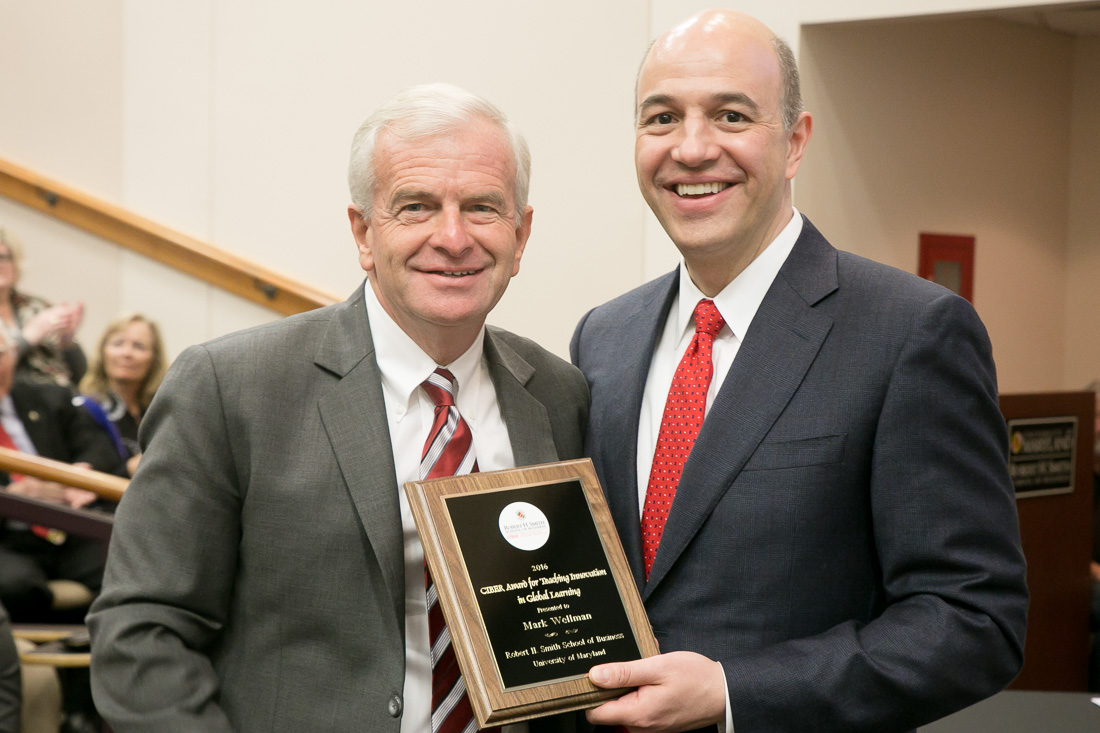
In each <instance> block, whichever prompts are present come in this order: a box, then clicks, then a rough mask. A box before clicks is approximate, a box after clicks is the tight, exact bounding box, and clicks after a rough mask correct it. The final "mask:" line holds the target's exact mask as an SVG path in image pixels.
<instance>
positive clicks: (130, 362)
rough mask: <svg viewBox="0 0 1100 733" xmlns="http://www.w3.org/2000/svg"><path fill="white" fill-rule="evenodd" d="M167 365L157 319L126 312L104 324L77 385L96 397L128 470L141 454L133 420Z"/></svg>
mask: <svg viewBox="0 0 1100 733" xmlns="http://www.w3.org/2000/svg"><path fill="white" fill-rule="evenodd" d="M167 368H168V359H167V357H166V356H165V354H164V343H163V342H162V341H161V338H160V329H159V328H157V324H156V323H154V322H153V321H151V320H149V319H148V318H146V317H145V316H143V315H141V314H138V313H128V314H125V315H123V316H120V317H118V318H116V319H115V320H114V321H112V322H111V323H110V324H108V326H107V330H106V331H104V332H103V336H102V338H100V339H99V347H98V348H97V349H96V352H95V354H94V355H93V356H92V362H91V366H90V368H89V369H88V373H87V375H85V377H84V379H83V381H81V383H80V391H81V392H82V393H83V394H84V395H86V396H88V397H90V398H92V399H94V400H95V401H96V404H97V405H98V406H99V407H100V408H102V414H103V415H105V417H106V419H108V420H109V421H110V425H111V426H113V428H114V430H115V434H116V435H117V436H118V438H119V439H120V441H121V447H122V449H123V457H124V458H125V459H126V469H127V471H128V473H129V474H130V475H131V476H132V475H133V473H134V471H135V470H136V469H137V462H138V459H140V457H141V455H140V454H141V448H140V447H139V446H138V442H137V435H138V425H139V424H140V423H141V418H142V416H143V415H144V414H145V410H146V409H147V408H148V407H149V403H150V402H152V400H153V394H154V393H156V391H157V387H159V386H160V382H161V380H162V379H164V372H165V370H166V369H167Z"/></svg>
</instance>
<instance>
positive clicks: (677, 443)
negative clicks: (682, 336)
mask: <svg viewBox="0 0 1100 733" xmlns="http://www.w3.org/2000/svg"><path fill="white" fill-rule="evenodd" d="M725 323H726V322H725V320H723V319H722V315H721V314H720V313H719V312H718V309H717V308H715V307H714V301H712V300H706V299H704V300H700V301H699V304H698V305H697V306H695V336H694V338H692V339H691V343H690V344H688V347H687V351H685V352H684V357H683V358H682V359H681V360H680V366H678V367H676V374H675V375H674V376H673V377H672V387H670V388H669V390H668V400H667V401H666V402H665V412H664V415H663V416H662V417H661V430H660V432H659V433H658V434H657V447H656V449H655V450H654V451H653V468H652V469H651V470H650V473H649V486H648V487H647V488H646V493H645V506H644V507H643V508H642V555H643V558H644V559H645V577H646V579H647V580H648V579H649V571H650V570H651V569H652V568H653V560H654V559H655V558H656V557H657V546H658V545H660V544H661V534H662V533H663V532H664V530H665V520H666V519H668V512H669V510H670V509H671V508H672V500H673V499H674V498H675V497H676V487H677V485H679V483H680V472H681V471H683V470H684V461H686V460H687V457H688V454H689V453H691V447H692V446H693V445H694V444H695V438H696V436H697V435H699V429H700V428H701V427H703V416H704V415H705V414H706V407H707V390H708V389H709V388H710V378H711V375H712V374H713V373H714V367H713V365H712V364H711V358H710V352H711V348H712V347H713V345H714V337H715V336H716V335H717V334H718V332H719V331H721V330H722V326H724V325H725Z"/></svg>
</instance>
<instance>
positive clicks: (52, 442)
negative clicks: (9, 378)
mask: <svg viewBox="0 0 1100 733" xmlns="http://www.w3.org/2000/svg"><path fill="white" fill-rule="evenodd" d="M11 401H12V404H14V405H15V412H16V414H17V415H19V420H20V422H22V423H23V429H24V430H25V431H27V437H28V438H30V439H31V443H32V444H33V445H34V448H35V451H37V453H38V455H40V456H43V457H46V458H56V457H58V456H62V455H67V454H66V452H65V451H64V450H63V449H60V451H59V448H58V446H57V441H56V432H55V430H54V429H52V428H50V427H48V426H47V425H46V424H45V421H44V420H43V416H42V414H43V413H44V412H48V411H49V410H48V408H47V407H46V405H45V404H44V403H43V402H42V400H40V399H39V398H38V395H37V394H36V393H35V391H34V388H33V387H30V386H27V385H23V384H19V383H16V384H13V385H12V388H11ZM65 460H68V459H67V457H66V458H65Z"/></svg>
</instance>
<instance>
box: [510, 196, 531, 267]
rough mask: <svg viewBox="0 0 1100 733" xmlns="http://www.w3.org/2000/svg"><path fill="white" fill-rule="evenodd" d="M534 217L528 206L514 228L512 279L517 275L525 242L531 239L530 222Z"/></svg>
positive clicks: (525, 245) (525, 246)
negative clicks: (514, 249) (514, 250)
mask: <svg viewBox="0 0 1100 733" xmlns="http://www.w3.org/2000/svg"><path fill="white" fill-rule="evenodd" d="M534 215H535V210H534V209H533V208H531V207H530V206H528V207H527V208H526V209H524V210H523V218H522V219H520V224H519V226H518V227H516V252H515V261H514V262H513V263H512V277H515V276H516V275H518V274H519V261H520V258H522V257H523V251H524V250H525V249H526V248H527V240H528V239H529V238H530V237H531V220H532V219H533V218H534Z"/></svg>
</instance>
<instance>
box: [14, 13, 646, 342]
mask: <svg viewBox="0 0 1100 733" xmlns="http://www.w3.org/2000/svg"><path fill="white" fill-rule="evenodd" d="M58 18H64V19H65V22H64V23H59V22H58V20H57V19H58ZM608 28H612V29H614V30H613V32H610V33H609V32H608V30H607V29H608ZM647 28H648V15H647V13H646V12H645V8H644V5H642V6H640V5H639V3H637V2H636V0H608V1H606V2H600V3H590V2H587V1H586V0H565V1H564V2H555V3H515V2H511V1H510V0H479V1H478V2H476V3H453V2H447V1H445V0H426V1H424V2H420V3H418V4H417V6H416V9H415V12H411V11H410V9H409V6H407V5H406V4H402V3H382V2H336V3H321V4H313V5H304V4H301V3H290V2H274V3H273V2H259V1H258V0H220V1H219V2H214V1H213V0H158V2H156V3H150V2H147V0H116V1H115V2H111V3H87V2H84V1H83V0H56V1H55V2H51V3H25V2H21V1H20V0H0V54H3V55H2V56H0V60H3V63H0V89H3V90H4V101H5V107H6V108H7V107H9V105H10V106H11V107H13V108H15V109H16V110H19V114H17V115H15V116H12V115H10V114H7V113H5V115H0V156H4V157H8V158H10V159H13V160H15V161H16V162H19V163H22V164H24V165H26V166H28V167H30V168H32V169H34V170H38V171H41V172H43V173H46V174H48V175H51V176H53V177H55V178H58V179H59V180H61V181H63V182H66V183H70V184H73V185H76V186H78V187H80V188H83V189H85V190H87V191H89V192H90V193H93V194H95V195H98V196H101V197H103V198H106V199H107V200H109V201H113V202H118V203H121V204H122V205H124V206H126V207H129V208H131V209H133V210H135V211H136V212H138V213H140V214H142V215H145V216H148V217H150V218H152V219H154V220H156V221H160V222H163V223H165V224H168V225H169V226H172V227H175V228H177V229H180V230H182V231H184V232H186V233H189V234H191V235H194V236H197V237H199V238H201V239H204V240H208V241H212V242H213V243H215V244H217V245H218V246H221V247H223V248H225V249H227V250H230V251H231V252H234V253H236V254H240V255H242V256H245V257H248V258H250V259H253V260H256V261H259V262H261V263H263V264H265V265H267V266H269V267H271V268H273V269H275V270H277V271H280V272H284V273H287V274H290V275H292V276H294V277H297V278H299V279H302V280H304V281H306V282H307V283H309V284H312V285H315V286H317V287H320V288H322V289H326V290H329V291H331V292H333V293H336V294H338V295H340V296H343V295H345V294H347V293H349V292H350V291H351V290H352V289H353V288H354V287H356V286H357V285H358V284H359V283H360V282H361V279H362V277H363V273H362V271H361V270H360V269H359V267H358V264H357V260H356V257H355V250H354V243H353V241H352V239H351V236H350V233H349V231H348V224H347V217H346V213H345V209H346V206H347V203H348V195H347V186H346V169H347V153H348V147H349V143H350V141H351V136H352V133H353V132H354V131H355V129H356V128H357V127H358V125H359V123H360V122H361V121H362V120H363V118H364V117H366V115H367V114H368V113H369V112H370V110H371V109H372V108H374V107H375V106H376V105H377V104H378V103H380V102H381V101H383V100H384V99H386V98H388V97H390V96H392V95H393V94H394V93H396V92H397V91H399V90H400V89H402V88H404V87H406V86H409V85H411V84H416V83H422V82H430V81H447V82H452V83H456V84H459V85H460V86H463V87H466V88H468V89H470V90H472V91H475V92H479V93H482V94H485V95H486V96H488V97H489V98H490V99H492V100H493V101H495V102H496V103H498V104H499V105H500V106H501V107H503V108H504V109H505V110H506V111H507V112H508V114H509V115H510V116H511V117H512V118H513V119H514V120H515V121H516V122H517V123H518V124H519V126H520V128H521V129H523V130H524V131H525V133H526V135H527V137H528V141H529V143H530V145H531V149H532V155H533V158H534V168H533V181H532V189H531V204H532V205H533V206H534V208H535V224H534V230H533V236H532V238H531V241H530V243H529V245H528V248H527V254H526V255H525V257H524V263H523V269H522V271H521V273H520V275H519V276H518V277H517V278H516V279H515V280H514V281H513V283H512V286H511V288H510V289H509V291H508V293H507V294H506V295H505V298H504V300H503V301H502V303H501V304H500V306H498V308H497V310H496V311H495V312H494V313H493V315H492V316H491V318H490V320H491V321H492V322H495V323H498V324H500V325H503V326H505V327H508V328H512V329H515V330H518V331H522V332H524V333H526V334H530V335H532V336H534V337H535V338H538V339H539V340H540V341H542V342H543V343H545V344H546V345H547V346H548V347H549V348H551V349H554V350H555V351H557V352H559V353H562V354H565V353H566V351H567V347H568V339H569V337H570V335H571V334H572V329H573V326H574V325H575V323H576V321H577V320H578V319H579V318H580V316H581V315H582V314H583V313H584V311H585V310H587V309H588V308H589V307H591V306H592V305H594V304H596V303H598V302H602V301H603V300H606V299H608V298H610V297H612V296H613V295H616V294H618V293H620V292H622V291H624V290H626V289H628V288H630V287H632V286H634V285H635V284H637V283H638V282H640V281H641V278H642V261H641V258H640V257H639V256H638V254H637V251H638V243H639V242H640V241H641V238H642V228H643V214H642V212H643V208H644V203H643V201H642V200H641V197H640V195H639V194H638V193H637V190H636V187H635V185H634V175H633V166H632V144H633V143H632V138H631V136H630V129H631V96H632V84H633V77H634V72H635V66H636V63H637V59H638V58H639V57H640V55H641V53H642V51H643V49H644V47H645V43H646V35H647ZM0 221H2V222H3V223H2V224H0V225H3V226H7V227H8V228H10V229H13V230H15V231H17V232H19V233H20V234H21V235H22V239H23V240H24V241H25V243H26V244H27V246H28V249H29V250H30V256H31V263H32V265H33V266H34V268H35V270H34V273H33V276H32V273H28V277H27V278H26V280H25V281H24V285H25V286H26V289H27V290H28V291H30V292H36V293H38V294H41V295H44V296H46V297H49V298H51V299H53V300H65V299H74V298H79V299H82V300H84V301H86V303H87V306H88V310H87V317H86V321H85V326H84V328H83V329H82V332H81V334H80V336H81V340H82V341H83V342H84V343H85V344H86V345H88V344H91V343H92V342H94V340H95V339H96V336H97V335H98V332H99V331H100V330H101V328H102V326H103V324H105V323H106V321H108V320H109V319H110V318H111V317H112V316H113V315H114V313H115V312H116V311H118V310H120V309H123V308H126V309H130V308H141V309H143V310H145V311H147V312H149V313H150V314H151V315H153V316H154V317H156V318H158V319H159V320H160V321H161V322H162V325H163V326H164V329H163V330H164V332H165V333H166V335H167V340H168V342H169V343H168V345H169V350H170V351H171V352H172V353H173V354H175V353H177V352H178V351H179V350H181V349H182V348H183V347H184V346H186V345H187V344H189V343H194V342H196V341H200V340H204V339H207V338H210V337H212V336H215V335H217V334H220V333H224V332H226V331H228V330H232V329H235V328H240V327H243V326H246V325H250V324H252V323H258V322H262V321H264V320H268V319H270V318H272V317H273V315H272V314H271V313H270V312H269V311H267V310H265V309H262V308H259V307H257V306H254V305H252V304H249V303H247V302H245V301H242V300H239V299H237V298H235V297H233V296H228V295H225V294H224V293H222V292H220V291H218V290H216V289H213V288H210V287H208V286H206V285H204V284H202V283H200V282H197V281H195V280H193V279H191V278H188V277H184V276H180V275H178V274H176V273H172V272H169V271H166V270H164V268H161V267H159V266H158V265H155V264H153V263H150V262H149V261H147V260H145V259H144V258H141V257H139V256H136V255H131V254H127V253H123V252H119V251H117V250H115V249H114V248H113V247H111V246H109V245H104V246H98V245H97V244H96V243H92V244H88V243H87V241H86V240H87V239H88V238H87V237H84V236H82V235H80V234H79V233H74V232H72V231H71V230H68V229H67V228H64V227H58V226H56V225H53V224H52V223H51V222H49V221H47V220H45V219H43V218H42V217H40V216H38V215H37V214H34V213H32V212H29V211H27V210H25V209H22V208H21V207H19V206H17V205H15V204H11V203H10V202H3V201H0ZM56 263H61V265H60V267H59V266H57V265H56ZM73 263H80V267H79V268H76V267H71V266H70V265H71V264H73ZM59 269H64V270H65V272H66V274H65V275H61V274H59V273H58V270H59ZM88 281H90V282H88Z"/></svg>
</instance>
